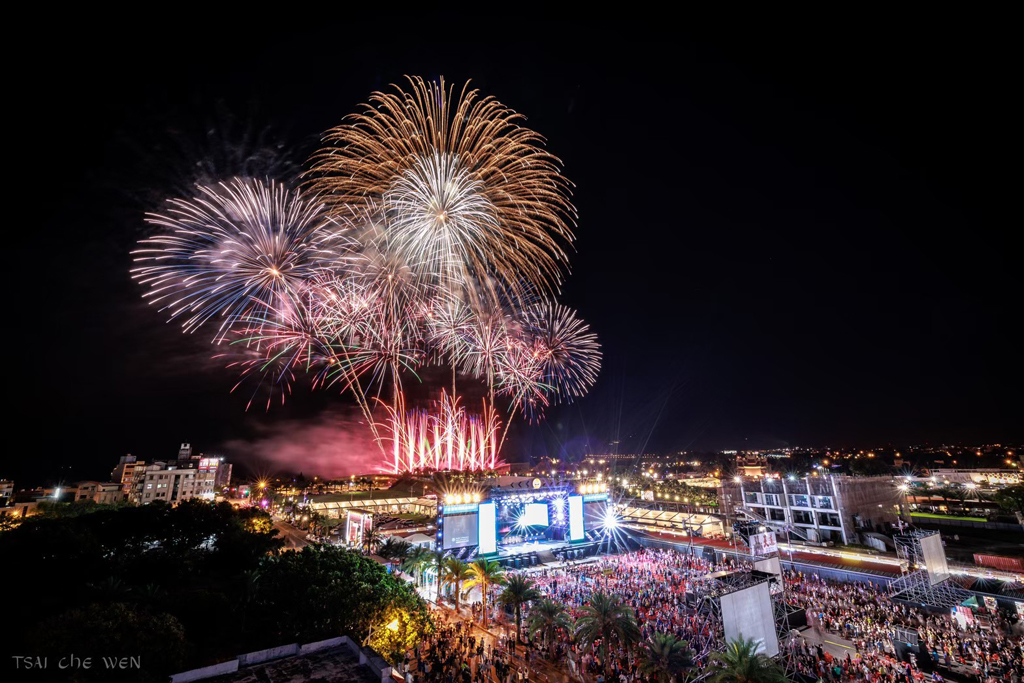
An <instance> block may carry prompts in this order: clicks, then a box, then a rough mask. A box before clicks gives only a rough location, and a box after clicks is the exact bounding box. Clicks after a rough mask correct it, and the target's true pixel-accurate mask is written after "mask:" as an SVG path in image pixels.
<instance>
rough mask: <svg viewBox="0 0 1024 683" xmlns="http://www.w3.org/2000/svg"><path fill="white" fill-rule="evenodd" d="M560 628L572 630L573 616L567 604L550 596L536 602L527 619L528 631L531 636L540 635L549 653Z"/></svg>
mask: <svg viewBox="0 0 1024 683" xmlns="http://www.w3.org/2000/svg"><path fill="white" fill-rule="evenodd" d="M559 629H564V630H565V631H569V632H572V618H571V617H570V616H569V612H568V610H566V608H565V605H563V604H562V603H560V602H555V601H554V600H552V599H550V598H544V599H543V600H540V601H538V602H536V603H534V605H533V608H532V609H530V616H529V617H527V619H526V632H527V633H529V634H530V637H531V638H536V637H537V636H538V635H540V638H541V640H542V641H543V643H544V647H545V648H546V649H547V651H548V654H549V655H550V654H551V652H552V649H551V646H552V644H554V642H555V640H557V638H558V631H559Z"/></svg>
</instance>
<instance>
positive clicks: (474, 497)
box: [444, 493, 480, 505]
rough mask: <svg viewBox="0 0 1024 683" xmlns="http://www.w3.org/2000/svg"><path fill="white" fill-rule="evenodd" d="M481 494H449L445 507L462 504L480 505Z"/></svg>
mask: <svg viewBox="0 0 1024 683" xmlns="http://www.w3.org/2000/svg"><path fill="white" fill-rule="evenodd" d="M479 502H480V494H479V493H449V494H448V495H446V496H445V497H444V504H445V505H461V504H462V503H479Z"/></svg>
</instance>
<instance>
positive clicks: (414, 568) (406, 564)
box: [402, 546, 434, 586]
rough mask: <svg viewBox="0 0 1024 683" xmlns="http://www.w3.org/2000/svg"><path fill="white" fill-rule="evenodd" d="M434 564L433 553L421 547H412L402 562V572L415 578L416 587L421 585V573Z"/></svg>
mask: <svg viewBox="0 0 1024 683" xmlns="http://www.w3.org/2000/svg"><path fill="white" fill-rule="evenodd" d="M433 562H434V553H433V552H432V551H430V550H428V549H427V548H424V547H423V546H414V547H412V548H410V549H409V552H408V554H407V555H406V556H405V559H404V560H402V571H403V572H406V573H408V574H413V575H414V576H415V577H416V585H417V586H422V585H423V572H424V570H426V568H427V567H429V566H430V565H431V564H432V563H433Z"/></svg>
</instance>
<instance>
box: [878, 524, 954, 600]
mask: <svg viewBox="0 0 1024 683" xmlns="http://www.w3.org/2000/svg"><path fill="white" fill-rule="evenodd" d="M938 533H939V532H938V531H930V530H927V529H913V530H911V531H908V532H907V533H905V534H902V535H899V536H896V537H895V538H894V539H893V540H894V541H895V543H896V554H897V556H899V558H900V559H902V560H904V561H906V563H907V570H908V573H907V574H904V575H903V576H901V577H900V578H898V579H896V580H895V581H893V582H892V584H891V585H890V587H889V588H890V590H891V595H892V598H893V599H894V600H905V601H906V602H911V603H916V604H919V605H922V606H924V605H927V606H930V607H941V608H943V609H952V608H954V607H959V606H960V605H962V604H963V603H964V601H965V600H967V599H969V598H970V597H971V595H972V593H971V592H970V591H968V590H965V589H964V588H963V587H962V586H960V585H959V584H958V583H957V582H956V581H955V580H954V579H952V578H946V579H944V580H943V581H939V582H938V583H935V584H933V583H932V580H931V576H930V573H929V571H928V568H927V566H926V562H925V554H924V549H923V548H922V547H921V540H922V539H924V538H927V537H929V536H934V535H936V534H938Z"/></svg>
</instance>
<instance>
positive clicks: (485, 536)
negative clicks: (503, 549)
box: [480, 503, 498, 555]
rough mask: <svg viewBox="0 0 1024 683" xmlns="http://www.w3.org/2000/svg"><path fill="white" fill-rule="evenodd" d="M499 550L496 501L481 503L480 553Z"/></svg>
mask: <svg viewBox="0 0 1024 683" xmlns="http://www.w3.org/2000/svg"><path fill="white" fill-rule="evenodd" d="M496 552H498V534H497V525H496V524H495V509H494V503H481V504H480V554H481V555H486V554H488V553H496Z"/></svg>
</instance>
